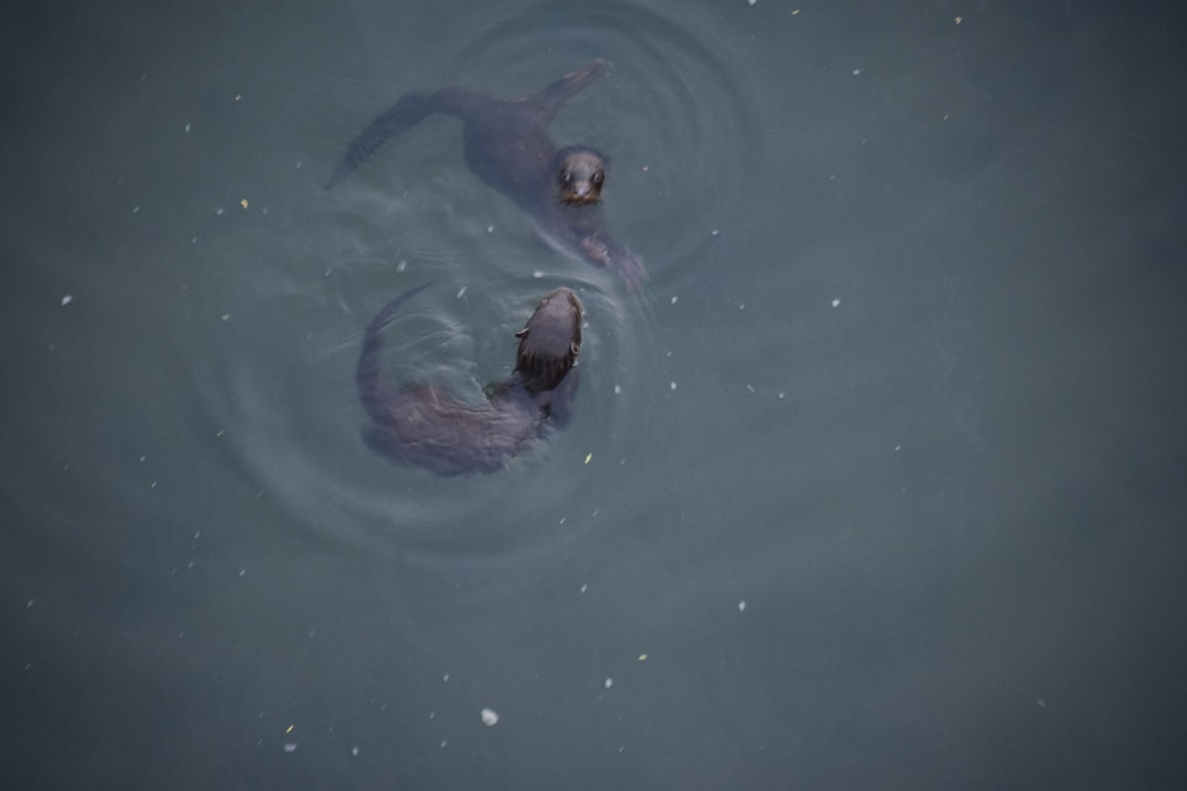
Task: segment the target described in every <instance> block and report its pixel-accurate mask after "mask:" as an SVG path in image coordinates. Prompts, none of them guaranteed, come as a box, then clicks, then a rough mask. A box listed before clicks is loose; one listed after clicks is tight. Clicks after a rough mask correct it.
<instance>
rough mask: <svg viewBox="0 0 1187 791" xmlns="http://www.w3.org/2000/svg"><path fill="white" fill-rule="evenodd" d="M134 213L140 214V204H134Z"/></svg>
mask: <svg viewBox="0 0 1187 791" xmlns="http://www.w3.org/2000/svg"><path fill="white" fill-rule="evenodd" d="M132 213H133V214H139V213H140V207H139V206H133V207H132Z"/></svg>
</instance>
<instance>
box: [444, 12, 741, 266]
mask: <svg viewBox="0 0 1187 791" xmlns="http://www.w3.org/2000/svg"><path fill="white" fill-rule="evenodd" d="M696 13H699V11H697V10H694V9H687V11H685V9H683V8H682V9H681V15H682V16H683V17H685V19H684V20H683V21H682V20H681V19H679V18H677V17H674V16H667V15H665V14H663V13H661V12H658V11H653V10H649V9H646V8H642V7H640V6H637V5H632V4H628V3H613V2H611V3H597V4H581V5H574V4H566V3H549V4H545V5H542V6H538V7H535V8H533V9H530V10H528V11H526V12H524V13H522V14H520V15H518V16H515V17H512V18H510V19H508V20H506V21H504V22H502V23H500V24H498V25H496V26H495V27H493V28H491V29H490V30H489V31H487V32H486V33H484V34H483V35H481V36H479V37H478V38H477V39H476V40H475V41H473V42H472V43H471V44H470V45H469V46H467V47H465V48H464V49H463V50H462V51H461V52H460V53H459V55H458V56H457V58H456V63H455V70H456V72H457V74H456V78H455V79H456V81H457V83H459V84H465V85H471V86H474V87H481V88H482V89H484V90H488V91H490V92H491V93H492V94H494V95H499V96H522V95H528V94H531V93H534V92H535V91H537V90H539V89H540V88H542V87H543V86H544V85H545V84H547V83H548V82H549V81H550V80H552V79H556V78H559V77H560V76H561V75H563V74H565V73H567V72H569V71H572V70H574V69H576V68H579V67H580V66H582V65H584V64H585V63H586V62H588V61H590V60H592V59H594V58H605V59H607V60H610V61H611V62H612V63H613V64H614V70H613V71H612V72H611V73H610V75H608V76H607V77H605V78H604V79H603V80H601V81H600V82H601V83H602V84H597V83H595V84H593V85H591V86H590V87H589V88H587V89H586V90H585V91H583V92H582V93H581V94H579V95H578V96H576V97H574V99H573V100H571V101H570V102H569V104H568V105H567V106H566V108H565V109H564V110H562V111H561V113H560V114H558V116H557V118H556V119H555V120H554V121H553V124H552V133H553V136H554V137H555V138H556V140H557V142H558V144H560V145H566V144H571V143H584V144H587V145H592V146H594V147H596V148H598V149H599V150H601V151H603V153H605V154H606V155H607V156H608V157H609V158H610V167H611V171H610V179H609V180H608V181H607V187H606V212H607V215H608V216H609V218H610V222H611V227H612V228H614V229H615V233H616V235H618V236H619V237H620V238H621V239H622V240H623V241H624V243H626V244H627V245H628V246H631V247H635V248H637V249H639V250H640V252H642V253H643V255H644V257H645V258H646V259H647V261H648V265H649V268H650V269H651V270H652V272H653V274H654V273H656V272H662V271H664V270H666V269H668V268H670V267H672V268H679V267H681V266H686V265H688V264H689V263H691V262H694V261H697V260H700V259H703V258H705V256H704V255H703V253H704V251H705V248H706V247H707V246H708V245H710V244H712V231H713V230H714V229H717V228H719V227H721V225H722V223H724V222H728V220H729V219H730V217H729V214H730V211H731V210H732V207H734V206H735V205H737V204H738V199H739V198H740V197H741V196H742V195H743V193H744V192H745V191H746V190H747V182H748V179H750V178H752V176H753V174H754V173H756V172H757V166H758V163H760V162H761V161H762V157H763V153H762V150H761V140H762V139H763V138H762V135H760V134H759V131H758V123H757V114H756V111H755V107H756V100H755V98H754V92H753V90H752V89H751V88H750V87H749V86H750V84H751V80H749V79H748V78H747V75H748V74H749V73H750V72H751V69H750V68H749V67H748V66H747V64H745V63H744V62H743V61H740V60H739V58H738V53H737V52H736V46H735V44H734V43H732V42H730V43H727V42H725V41H717V40H706V39H704V38H701V37H699V36H698V35H695V34H694V33H693V32H692V31H693V30H694V28H693V27H692V26H691V24H690V23H689V20H688V19H687V16H688V14H696ZM713 27H714V25H713V24H712V23H709V22H704V21H703V20H702V21H701V23H699V24H697V25H696V28H695V29H696V30H698V31H710V30H712V29H713ZM491 75H497V78H492V76H491ZM492 79H497V80H498V82H497V84H491V80H492Z"/></svg>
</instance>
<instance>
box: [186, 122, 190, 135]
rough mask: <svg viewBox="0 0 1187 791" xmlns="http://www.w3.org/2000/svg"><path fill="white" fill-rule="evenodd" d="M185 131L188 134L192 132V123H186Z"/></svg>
mask: <svg viewBox="0 0 1187 791" xmlns="http://www.w3.org/2000/svg"><path fill="white" fill-rule="evenodd" d="M185 133H186V134H187V135H188V134H189V133H190V125H189V124H186V125H185Z"/></svg>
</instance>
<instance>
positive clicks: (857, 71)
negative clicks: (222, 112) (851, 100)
mask: <svg viewBox="0 0 1187 791" xmlns="http://www.w3.org/2000/svg"><path fill="white" fill-rule="evenodd" d="M859 74H861V69H854V70H853V76H854V77H856V76H857V75H859Z"/></svg>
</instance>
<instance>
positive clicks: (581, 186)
mask: <svg viewBox="0 0 1187 791" xmlns="http://www.w3.org/2000/svg"><path fill="white" fill-rule="evenodd" d="M553 166H554V167H555V169H556V178H557V185H558V186H559V188H560V199H561V203H565V204H569V205H574V204H576V205H583V204H591V203H598V202H599V201H601V200H602V183H603V182H604V181H605V180H606V158H605V157H603V156H602V155H601V154H599V153H598V152H597V151H594V150H593V149H592V148H585V147H584V146H569V147H568V148H562V149H561V150H560V151H558V152H557V153H556V157H555V158H554V159H553Z"/></svg>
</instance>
